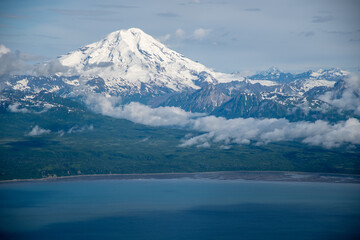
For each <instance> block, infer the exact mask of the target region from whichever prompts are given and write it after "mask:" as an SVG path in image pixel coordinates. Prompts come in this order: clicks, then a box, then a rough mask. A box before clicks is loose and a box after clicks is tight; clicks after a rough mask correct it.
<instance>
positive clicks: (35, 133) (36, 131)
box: [27, 125, 51, 137]
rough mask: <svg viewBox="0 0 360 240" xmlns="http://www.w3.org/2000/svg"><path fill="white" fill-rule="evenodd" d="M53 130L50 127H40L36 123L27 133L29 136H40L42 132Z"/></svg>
mask: <svg viewBox="0 0 360 240" xmlns="http://www.w3.org/2000/svg"><path fill="white" fill-rule="evenodd" d="M50 132H51V131H50V130H48V129H43V128H41V127H39V126H38V125H36V126H35V127H34V128H33V129H31V131H30V132H29V133H28V134H27V135H28V136H32V137H33V136H39V135H42V134H48V133H50Z"/></svg>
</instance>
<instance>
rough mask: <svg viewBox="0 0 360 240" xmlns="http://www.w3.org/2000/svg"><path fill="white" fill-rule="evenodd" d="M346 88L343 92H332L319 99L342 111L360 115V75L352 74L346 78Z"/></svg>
mask: <svg viewBox="0 0 360 240" xmlns="http://www.w3.org/2000/svg"><path fill="white" fill-rule="evenodd" d="M344 81H345V88H344V90H343V92H341V93H340V96H339V92H337V90H336V89H335V90H332V91H329V92H326V93H325V94H324V95H322V96H320V97H319V99H321V100H322V101H324V102H326V103H329V104H331V105H333V106H335V107H337V108H339V109H340V110H351V111H354V113H355V114H357V115H360V75H359V74H351V75H350V77H348V78H345V79H344Z"/></svg>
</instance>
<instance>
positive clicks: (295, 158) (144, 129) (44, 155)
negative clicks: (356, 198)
mask: <svg viewBox="0 0 360 240" xmlns="http://www.w3.org/2000/svg"><path fill="white" fill-rule="evenodd" d="M36 125H37V126H39V127H41V128H43V129H48V130H50V131H51V132H50V133H46V134H41V135H38V136H28V133H29V132H30V131H31V129H32V128H33V127H34V126H36ZM186 134H199V133H196V132H189V131H185V130H181V129H171V128H159V127H156V128H155V127H148V126H144V125H140V124H135V123H132V122H130V121H127V120H121V119H114V118H110V117H105V116H102V115H98V114H94V113H92V112H89V111H87V110H85V109H81V108H78V109H77V110H73V111H70V112H69V111H68V110H67V109H66V108H53V109H50V110H49V111H47V112H44V113H41V114H39V113H10V112H6V111H3V112H2V113H0V179H2V180H4V179H15V178H41V177H48V176H53V175H56V176H66V175H76V174H106V173H160V172H202V171H230V170H231V171H234V170H276V171H310V172H337V173H360V151H359V149H357V148H351V149H350V148H347V149H345V148H341V149H335V150H326V149H323V148H320V147H312V146H308V145H304V144H300V143H295V142H280V143H273V144H268V145H263V146H255V145H251V144H250V145H233V146H232V147H231V148H230V149H223V148H221V146H220V145H216V144H213V145H212V146H211V147H210V148H197V147H180V146H179V144H180V143H181V139H182V138H184V136H185V135H186Z"/></svg>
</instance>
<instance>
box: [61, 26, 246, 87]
mask: <svg viewBox="0 0 360 240" xmlns="http://www.w3.org/2000/svg"><path fill="white" fill-rule="evenodd" d="M59 61H60V62H61V63H62V64H63V65H64V66H67V67H72V68H75V69H76V70H77V71H78V72H79V74H80V75H82V76H99V77H101V78H103V79H104V81H105V84H106V85H107V86H114V85H127V84H130V85H136V86H141V84H142V83H147V84H153V85H156V86H162V87H167V88H170V89H172V90H173V91H181V90H182V89H184V88H193V89H198V88H199V87H198V86H197V85H196V84H195V83H194V81H195V80H199V74H201V73H202V72H206V73H207V74H208V75H209V76H210V77H208V78H206V79H204V80H203V81H205V82H208V83H213V84H217V83H224V82H232V81H239V80H243V79H239V78H238V77H235V76H234V75H231V74H224V73H217V72H215V71H213V70H212V69H209V68H207V67H205V66H204V65H202V64H200V63H197V62H195V61H192V60H190V59H188V58H186V57H184V56H183V55H182V54H180V53H177V52H175V51H173V50H171V49H169V48H167V47H166V46H165V45H164V44H162V43H161V42H159V41H157V40H156V39H154V38H153V37H152V36H150V35H148V34H146V33H144V32H143V31H142V30H140V29H137V28H130V29H128V30H119V31H115V32H112V33H110V34H108V35H107V36H106V37H105V38H104V39H102V40H100V41H98V42H95V43H92V44H89V45H86V46H84V47H82V48H80V49H78V50H76V51H74V52H70V53H69V54H67V55H63V56H61V57H60V58H59Z"/></svg>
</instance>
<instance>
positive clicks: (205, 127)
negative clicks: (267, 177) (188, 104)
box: [87, 95, 360, 148]
mask: <svg viewBox="0 0 360 240" xmlns="http://www.w3.org/2000/svg"><path fill="white" fill-rule="evenodd" d="M87 104H88V106H89V107H90V108H92V109H93V110H95V111H96V112H99V113H102V114H104V115H107V116H112V117H116V118H124V119H128V120H130V121H133V122H135V123H141V124H145V125H150V126H176V127H183V128H185V129H189V130H196V131H198V132H202V133H203V134H201V135H199V136H194V137H192V136H187V137H185V138H184V140H183V142H182V143H181V146H183V147H187V146H194V145H195V146H198V147H209V146H210V142H215V143H219V144H223V145H224V146H228V145H229V144H250V143H255V144H267V143H270V142H279V141H301V142H303V143H306V144H310V145H317V146H322V147H325V148H332V147H338V146H340V145H342V144H344V143H350V144H360V122H359V120H357V119H355V118H351V119H348V120H347V121H342V122H339V123H336V124H330V123H328V122H326V121H321V120H319V121H316V122H304V121H301V122H289V121H288V120H286V119H273V118H272V119H254V118H247V119H244V118H236V119H225V118H222V117H215V116H205V115H204V114H198V113H191V112H185V111H184V110H182V109H180V108H176V107H159V108H150V107H148V106H145V105H142V104H140V103H135V102H133V103H130V104H127V105H123V106H121V105H119V104H118V102H117V101H116V99H113V98H106V97H104V96H100V95H92V96H91V97H89V98H88V99H87Z"/></svg>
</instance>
